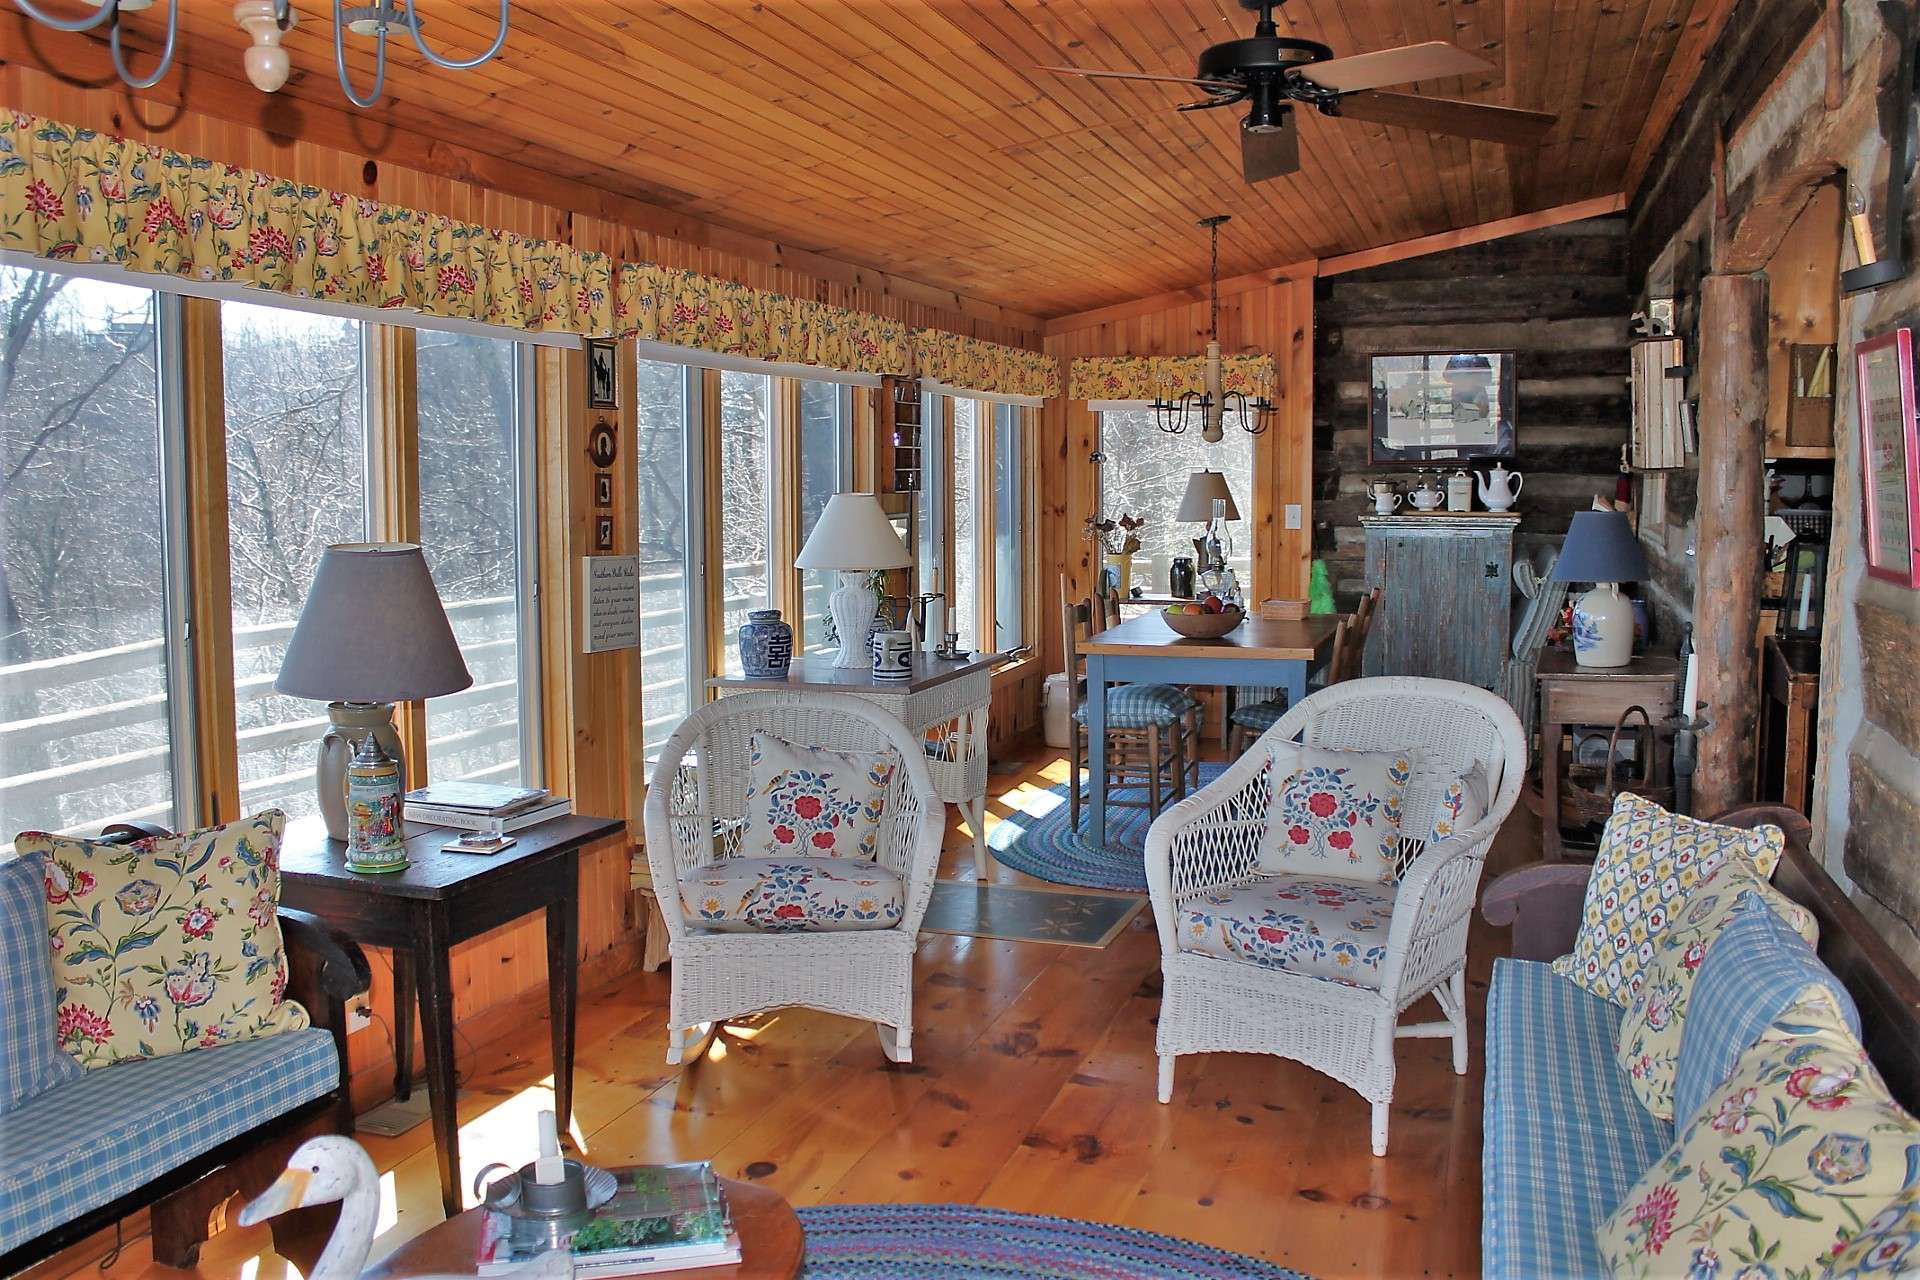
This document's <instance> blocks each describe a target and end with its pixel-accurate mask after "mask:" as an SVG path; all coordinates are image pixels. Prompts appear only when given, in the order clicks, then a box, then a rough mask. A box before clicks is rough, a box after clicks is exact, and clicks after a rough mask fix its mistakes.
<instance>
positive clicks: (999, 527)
mask: <svg viewBox="0 0 1920 1280" xmlns="http://www.w3.org/2000/svg"><path fill="white" fill-rule="evenodd" d="M991 408H992V410H993V639H992V642H991V643H990V644H989V643H987V642H984V641H983V642H982V643H981V646H980V647H981V648H983V649H985V648H993V649H997V650H999V651H1000V652H1002V653H1004V652H1006V651H1007V650H1009V649H1015V648H1018V647H1019V646H1020V645H1022V644H1025V643H1026V639H1027V630H1026V591H1027V577H1026V564H1027V469H1026V439H1027V436H1026V425H1025V422H1024V419H1025V417H1026V412H1027V411H1026V410H1024V409H1022V408H1021V407H1020V406H1018V405H1011V404H996V405H993V406H991Z"/></svg>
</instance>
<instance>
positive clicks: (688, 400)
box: [634, 360, 707, 757]
mask: <svg viewBox="0 0 1920 1280" xmlns="http://www.w3.org/2000/svg"><path fill="white" fill-rule="evenodd" d="M699 378H700V373H699V371H698V370H690V369H688V368H687V367H686V366H685V365H678V364H667V363H664V362H662V361H659V360H642V361H640V362H639V369H638V373H637V376H636V377H635V379H634V388H635V397H636V398H635V401H634V403H635V404H636V405H637V406H638V409H639V418H640V431H639V469H640V501H639V520H640V682H641V690H640V705H641V713H642V714H643V715H644V716H645V717H646V723H645V725H644V726H643V732H642V737H643V740H644V742H645V744H646V751H647V755H648V756H649V757H652V756H653V755H654V754H655V753H657V752H658V751H659V750H660V748H661V747H663V746H665V745H666V741H667V739H668V738H669V737H670V736H672V734H673V731H674V729H676V728H677V727H679V724H680V722H681V721H682V720H684V719H686V718H687V714H688V713H689V712H690V711H692V710H693V708H694V706H695V704H696V702H697V701H698V699H699V697H700V689H701V684H700V682H701V681H702V680H703V679H704V677H705V675H706V666H707V660H706V645H705V632H704V628H702V627H701V625H700V622H701V619H702V618H703V617H704V613H703V611H702V607H701V595H700V579H699V578H698V577H696V576H695V574H696V570H695V566H696V565H697V564H698V563H699V562H700V561H701V560H702V559H704V557H701V556H696V555H695V554H694V553H695V551H696V550H697V549H698V548H699V547H700V536H699V532H698V530H699V525H698V524H697V523H696V515H697V513H696V510H695V507H694V503H695V502H696V501H697V495H698V494H699V493H700V492H701V486H700V484H698V483H697V479H698V477H697V476H696V475H695V474H694V472H693V471H692V470H691V469H690V468H689V466H688V463H689V461H690V459H689V457H688V451H687V440H688V424H689V422H691V421H693V420H694V417H691V416H689V415H690V410H692V409H693V408H694V405H696V404H697V395H692V394H690V388H691V387H697V386H698V385H699Z"/></svg>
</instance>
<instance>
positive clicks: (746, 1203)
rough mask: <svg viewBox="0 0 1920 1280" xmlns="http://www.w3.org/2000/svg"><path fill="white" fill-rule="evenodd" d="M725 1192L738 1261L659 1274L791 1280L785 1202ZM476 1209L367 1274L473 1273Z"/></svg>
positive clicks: (791, 1241)
mask: <svg viewBox="0 0 1920 1280" xmlns="http://www.w3.org/2000/svg"><path fill="white" fill-rule="evenodd" d="M720 1185H721V1186H723V1187H725V1188H726V1189H727V1203H728V1204H729V1205H731V1206H732V1208H733V1225H734V1227H735V1229H736V1230H738V1231H739V1232H740V1253H741V1258H740V1261H739V1262H737V1263H735V1264H734V1265H733V1266H730V1267H698V1268H695V1269H694V1270H691V1271H684V1272H682V1271H665V1272H660V1273H658V1274H661V1275H688V1276H700V1277H703V1278H707V1277H710V1278H711V1280H727V1278H728V1277H733V1276H739V1277H747V1276H752V1277H754V1280H762V1278H763V1277H764V1278H768V1280H790V1278H791V1277H793V1276H795V1275H798V1274H799V1272H800V1259H801V1257H802V1256H803V1255H804V1254H805V1253H806V1243H805V1240H804V1238H803V1236H802V1234H801V1231H800V1219H799V1218H797V1217H795V1216H794V1213H793V1206H792V1205H790V1204H788V1203H787V1201H786V1197H785V1196H782V1195H781V1194H780V1193H779V1192H778V1191H775V1190H773V1189H772V1188H771V1187H762V1186H756V1185H755V1184H753V1183H751V1182H735V1181H734V1180H733V1179H732V1178H722V1179H720ZM480 1218H481V1211H480V1210H479V1209H469V1210H467V1211H466V1212H465V1213H463V1214H460V1215H459V1216H458V1217H454V1218H449V1219H447V1220H446V1221H445V1222H443V1223H441V1224H440V1225H439V1226H437V1227H433V1228H431V1229H430V1230H428V1231H426V1232H424V1233H423V1234H421V1235H418V1236H415V1237H414V1238H413V1239H412V1240H409V1241H407V1243H405V1244H403V1245H401V1246H400V1247H399V1248H398V1249H396V1250H394V1252H393V1254H392V1255H391V1256H390V1257H388V1258H387V1260H386V1261H385V1262H382V1263H381V1264H380V1265H378V1266H376V1267H375V1268H374V1269H373V1270H371V1271H369V1272H368V1273H367V1274H368V1275H369V1276H372V1277H376V1278H377V1280H408V1278H409V1277H412V1276H422V1275H437V1274H445V1273H448V1272H452V1273H453V1274H455V1275H459V1274H463V1273H465V1274H471V1273H472V1272H473V1267H474V1262H473V1260H474V1255H475V1253H476V1252H477V1251H478V1250H479V1248H480Z"/></svg>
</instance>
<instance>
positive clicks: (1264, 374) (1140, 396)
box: [1067, 356, 1273, 400]
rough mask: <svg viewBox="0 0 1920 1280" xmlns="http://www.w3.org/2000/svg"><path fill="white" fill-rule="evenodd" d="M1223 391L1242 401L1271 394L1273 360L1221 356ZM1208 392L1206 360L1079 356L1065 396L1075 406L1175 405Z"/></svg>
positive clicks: (1197, 358)
mask: <svg viewBox="0 0 1920 1280" xmlns="http://www.w3.org/2000/svg"><path fill="white" fill-rule="evenodd" d="M1220 380H1221V383H1222V387H1221V389H1222V390H1224V391H1235V392H1239V393H1240V394H1241V395H1248V396H1262V395H1271V394H1272V393H1273V357H1271V356H1224V357H1222V358H1221V361H1220ZM1206 389H1207V361H1206V358H1205V357H1204V356H1081V357H1080V358H1078V359H1076V360H1075V361H1074V362H1073V375H1072V377H1071V379H1070V380H1069V382H1068V386H1067V394H1068V395H1069V396H1071V397H1072V398H1073V399H1075V400H1173V399H1177V398H1179V397H1180V396H1183V395H1185V394H1187V393H1188V392H1194V393H1196V394H1197V393H1199V392H1202V391H1205V390H1206Z"/></svg>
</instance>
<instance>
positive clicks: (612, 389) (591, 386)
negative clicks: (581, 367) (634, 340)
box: [587, 338, 620, 409]
mask: <svg viewBox="0 0 1920 1280" xmlns="http://www.w3.org/2000/svg"><path fill="white" fill-rule="evenodd" d="M619 352H620V348H619V347H618V346H617V345H615V344H614V343H612V342H606V341H603V340H601V339H599V338H588V339H587V406H588V407H589V408H592V409H618V408H619V407H620V362H619Z"/></svg>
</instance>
